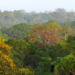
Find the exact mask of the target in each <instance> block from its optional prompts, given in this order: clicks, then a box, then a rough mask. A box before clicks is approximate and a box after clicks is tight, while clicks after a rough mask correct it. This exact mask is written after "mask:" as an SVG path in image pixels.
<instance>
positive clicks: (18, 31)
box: [1, 23, 33, 38]
mask: <svg viewBox="0 0 75 75" xmlns="http://www.w3.org/2000/svg"><path fill="white" fill-rule="evenodd" d="M32 28H33V26H31V25H28V24H26V23H20V24H17V25H14V26H13V27H10V28H2V29H1V31H2V32H3V33H5V34H7V35H9V36H10V37H11V38H24V37H25V36H27V35H26V33H27V32H29V31H30V30H31V29H32Z"/></svg>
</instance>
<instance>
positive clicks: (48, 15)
mask: <svg viewBox="0 0 75 75" xmlns="http://www.w3.org/2000/svg"><path fill="white" fill-rule="evenodd" d="M50 19H56V20H57V21H58V22H60V23H63V22H72V21H75V12H73V11H70V12H67V11H66V10H65V9H61V8H58V9H56V10H55V11H50V12H40V13H36V12H34V11H33V12H30V13H27V12H25V11H24V10H14V11H4V12H1V11H0V27H4V26H7V27H9V26H13V25H15V24H19V23H27V24H30V25H34V24H36V23H41V24H43V23H45V22H47V21H48V20H50Z"/></svg>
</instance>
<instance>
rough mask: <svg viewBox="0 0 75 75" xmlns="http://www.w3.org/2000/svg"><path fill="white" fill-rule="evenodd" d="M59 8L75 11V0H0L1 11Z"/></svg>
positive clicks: (53, 9) (50, 9)
mask: <svg viewBox="0 0 75 75" xmlns="http://www.w3.org/2000/svg"><path fill="white" fill-rule="evenodd" d="M57 8H64V9H65V10H67V11H71V10H74V11H75V0H0V10H1V11H4V10H7V11H14V10H25V11H26V12H31V11H35V12H44V11H55V10H56V9H57Z"/></svg>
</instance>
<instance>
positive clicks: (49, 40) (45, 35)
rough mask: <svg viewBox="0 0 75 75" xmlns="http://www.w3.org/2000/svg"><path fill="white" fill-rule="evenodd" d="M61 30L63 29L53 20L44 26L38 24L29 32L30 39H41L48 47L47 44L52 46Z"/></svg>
mask: <svg viewBox="0 0 75 75" xmlns="http://www.w3.org/2000/svg"><path fill="white" fill-rule="evenodd" d="M60 32H61V29H60V27H59V26H58V25H57V24H53V23H51V22H48V23H47V24H45V25H43V26H41V25H40V24H37V25H35V26H34V29H33V30H31V31H30V32H29V41H31V42H33V43H34V42H35V41H36V40H40V41H41V43H43V44H44V45H45V48H46V49H47V47H46V45H48V46H51V45H54V44H55V42H56V41H57V38H58V36H59V34H60Z"/></svg>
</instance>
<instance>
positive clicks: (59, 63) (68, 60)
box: [54, 54, 75, 75]
mask: <svg viewBox="0 0 75 75" xmlns="http://www.w3.org/2000/svg"><path fill="white" fill-rule="evenodd" d="M54 63H55V70H59V71H58V74H65V75H69V74H70V73H73V75H74V74H75V67H74V66H75V57H74V56H73V55H72V54H70V55H67V56H66V57H58V58H57V60H56V62H54Z"/></svg>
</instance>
